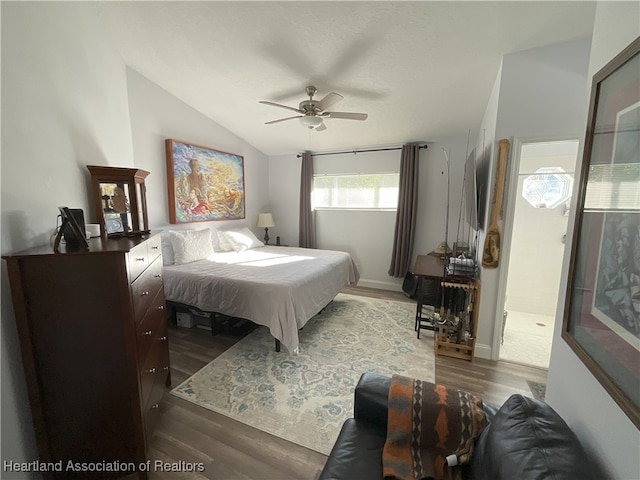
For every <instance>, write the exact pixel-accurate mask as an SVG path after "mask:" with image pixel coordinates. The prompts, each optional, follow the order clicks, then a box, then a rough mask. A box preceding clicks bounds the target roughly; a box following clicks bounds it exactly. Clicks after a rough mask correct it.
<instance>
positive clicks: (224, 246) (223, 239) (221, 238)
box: [218, 230, 233, 252]
mask: <svg viewBox="0 0 640 480" xmlns="http://www.w3.org/2000/svg"><path fill="white" fill-rule="evenodd" d="M218 249H219V250H220V251H221V252H232V251H233V245H231V243H230V242H229V240H227V236H226V235H224V233H223V232H222V231H220V230H218Z"/></svg>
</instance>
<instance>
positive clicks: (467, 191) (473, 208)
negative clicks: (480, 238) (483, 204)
mask: <svg viewBox="0 0 640 480" xmlns="http://www.w3.org/2000/svg"><path fill="white" fill-rule="evenodd" d="M464 202H465V217H466V220H467V222H468V223H469V226H470V227H471V228H473V229H474V230H478V224H479V221H478V188H477V183H476V150H475V148H474V149H473V150H471V153H470V154H469V156H468V157H467V161H466V162H465V164H464Z"/></svg>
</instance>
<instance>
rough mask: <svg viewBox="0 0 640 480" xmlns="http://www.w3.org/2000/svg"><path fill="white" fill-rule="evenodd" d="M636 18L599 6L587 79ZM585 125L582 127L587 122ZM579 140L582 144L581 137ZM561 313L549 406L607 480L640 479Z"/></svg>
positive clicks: (629, 426)
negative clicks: (564, 331)
mask: <svg viewBox="0 0 640 480" xmlns="http://www.w3.org/2000/svg"><path fill="white" fill-rule="evenodd" d="M639 18H640V4H638V3H637V2H623V3H617V2H616V3H614V2H599V3H598V5H597V8H596V18H595V25H594V32H593V41H592V48H591V56H590V59H589V79H591V78H592V77H593V75H594V74H595V73H596V72H597V71H598V70H599V69H600V68H602V67H603V66H604V65H605V64H606V63H607V62H609V60H611V59H612V58H613V57H614V56H616V55H617V54H618V53H619V52H620V51H622V50H623V49H624V48H625V47H626V46H627V45H628V44H630V43H631V42H632V41H633V40H634V39H635V38H637V37H638V36H640V22H638V19H639ZM583 101H584V103H585V104H588V102H589V97H588V94H585V96H584V99H583ZM584 124H585V126H586V116H585V120H584ZM581 138H584V132H583V134H582V135H581ZM579 158H581V154H579ZM576 188H577V184H576ZM574 192H575V189H574ZM574 197H575V195H574ZM574 203H575V201H574ZM573 210H574V208H573V205H572V211H573ZM574 220H575V212H573V213H572V215H571V217H570V220H569V224H570V228H569V232H567V237H568V238H571V237H572V235H573V232H572V230H573V224H574ZM569 255H570V249H567V250H566V253H565V257H564V262H563V269H562V278H563V280H562V283H561V285H560V289H561V290H560V291H561V292H565V291H566V288H567V276H568V268H569ZM563 311H564V297H562V299H561V301H560V302H559V305H558V310H557V314H556V325H555V330H554V336H553V344H552V348H551V359H550V364H549V375H548V379H547V396H546V398H547V402H548V403H549V404H550V405H551V406H552V407H553V408H554V409H555V410H556V411H557V412H558V413H559V414H560V415H561V416H562V417H563V418H564V419H565V420H566V421H567V423H568V424H569V425H570V426H571V428H572V429H573V430H574V431H575V432H576V434H577V435H578V436H579V438H580V440H581V441H582V443H583V444H585V445H586V447H587V448H588V449H589V450H591V451H593V452H595V454H596V455H597V456H598V457H599V458H600V460H601V461H602V462H603V463H604V464H605V466H606V468H607V469H608V471H609V472H610V473H611V478H615V479H624V480H627V479H637V478H640V461H639V460H638V452H639V451H640V431H639V430H638V429H637V428H636V427H635V426H634V425H633V423H632V422H631V421H630V420H629V418H628V417H627V416H626V415H625V414H624V413H623V412H622V410H620V408H619V407H618V406H617V404H616V403H615V402H614V401H613V399H612V398H611V396H610V395H609V394H608V393H607V392H606V391H605V390H604V388H603V387H602V386H601V385H600V383H599V382H598V381H597V380H596V379H595V378H594V377H593V375H592V374H591V373H590V372H589V370H588V369H587V368H586V367H585V365H584V364H583V363H582V362H581V361H580V359H579V358H578V357H577V356H576V355H575V354H574V353H573V351H572V350H571V349H570V348H569V347H568V345H567V344H566V343H565V341H564V340H563V339H562V338H561V336H560V334H561V328H562V312H563Z"/></svg>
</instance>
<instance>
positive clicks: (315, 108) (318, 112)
mask: <svg viewBox="0 0 640 480" xmlns="http://www.w3.org/2000/svg"><path fill="white" fill-rule="evenodd" d="M306 90H307V95H309V100H303V101H302V102H300V105H299V106H298V108H294V107H288V106H286V105H280V104H279V103H273V102H267V101H266V100H261V101H260V103H264V104H265V105H272V106H274V107H280V108H286V109H287V110H291V111H294V112H297V113H299V115H295V116H293V117H287V118H280V119H278V120H272V121H270V122H266V123H265V125H270V124H272V123H278V122H284V121H286V120H292V119H294V118H299V119H300V123H301V124H302V125H304V126H305V127H307V128H314V129H316V130H317V131H322V130H326V129H327V126H326V125H325V124H324V121H323V119H325V118H342V119H345V120H366V119H367V117H368V115H367V114H366V113H352V112H327V111H325V110H326V109H327V108H329V107H330V106H332V105H335V104H336V103H338V102H339V101H340V100H342V99H343V98H344V97H343V96H342V95H340V94H339V93H335V92H330V93H327V95H325V97H324V98H323V99H322V100H320V101H317V100H314V99H313V96H314V95H315V94H316V92H317V90H316V87H314V86H313V85H310V86H308V87H307V89H306Z"/></svg>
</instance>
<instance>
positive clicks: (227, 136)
mask: <svg viewBox="0 0 640 480" xmlns="http://www.w3.org/2000/svg"><path fill="white" fill-rule="evenodd" d="M127 86H128V91H129V111H130V116H131V131H132V135H133V154H134V159H135V165H136V167H138V168H142V169H143V170H147V171H149V172H151V174H150V175H149V176H148V177H147V179H146V182H145V185H146V187H147V203H148V207H149V224H150V226H151V228H152V229H154V228H176V229H181V228H191V229H197V228H205V227H210V228H212V229H216V228H218V227H222V228H224V227H226V226H229V227H231V226H233V227H234V228H235V227H238V226H245V225H246V226H248V227H249V228H251V229H252V230H253V231H254V232H257V233H260V232H259V231H258V229H257V228H256V227H255V225H256V222H257V221H258V213H259V212H264V211H267V209H268V208H269V182H268V178H269V161H268V158H267V156H266V155H264V154H263V153H262V152H260V151H259V150H257V149H256V148H254V147H252V146H251V145H249V144H248V143H246V142H245V141H244V140H242V139H241V138H239V137H237V136H236V135H234V134H232V133H231V132H229V131H228V130H226V129H224V128H223V127H221V126H220V125H218V124H217V123H215V122H214V121H212V120H211V119H209V118H207V117H205V116H204V115H202V114H201V113H199V112H197V111H196V110H194V109H193V108H191V107H189V106H188V105H186V104H185V103H184V102H182V101H180V100H178V99H177V98H175V97H174V96H172V95H170V94H169V93H167V92H166V91H165V90H163V89H161V88H160V87H158V86H157V85H156V84H154V83H152V82H151V81H149V80H148V79H146V78H145V77H144V76H142V75H140V74H139V73H137V72H135V71H134V70H131V69H127ZM167 138H172V139H175V140H182V141H185V142H187V143H194V144H197V145H203V146H206V147H210V148H213V149H216V150H221V151H223V152H231V153H234V154H236V155H241V156H243V157H244V173H245V175H244V176H245V179H244V181H245V193H246V195H245V202H246V203H245V212H246V218H245V219H244V220H232V221H218V222H197V223H191V224H184V225H169V206H168V200H167V170H166V160H165V148H164V141H165V139H167ZM265 179H267V181H265ZM262 233H264V230H263V231H262ZM258 237H259V238H262V235H258Z"/></svg>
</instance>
